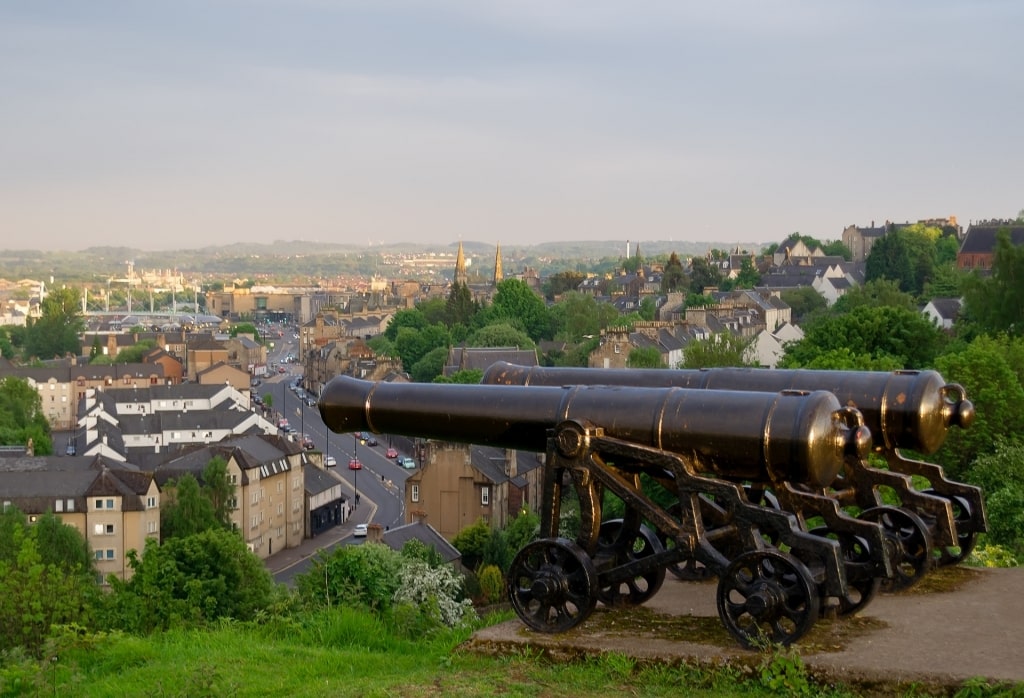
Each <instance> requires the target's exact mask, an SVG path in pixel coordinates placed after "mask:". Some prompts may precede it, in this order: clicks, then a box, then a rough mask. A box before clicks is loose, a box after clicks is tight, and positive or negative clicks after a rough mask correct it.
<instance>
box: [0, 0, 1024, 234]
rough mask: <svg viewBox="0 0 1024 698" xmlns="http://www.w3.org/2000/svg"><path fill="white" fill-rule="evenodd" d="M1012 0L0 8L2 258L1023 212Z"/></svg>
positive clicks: (185, 0) (1022, 100) (54, 4)
mask: <svg viewBox="0 0 1024 698" xmlns="http://www.w3.org/2000/svg"><path fill="white" fill-rule="evenodd" d="M1022 29H1024V2H1020V1H1019V0H901V1H900V2H893V0H856V1H853V0H847V1H846V2H838V1H828V0H714V1H706V2H691V1H688V0H630V1H628V2H627V1H626V0H615V1H609V0H506V1H504V2H497V1H492V0H433V1H429V2H428V1H426V0H424V1H413V0H352V1H346V0H173V1H165V0H121V1H113V0H89V1H88V2H82V1H81V0H34V1H29V0H4V1H3V2H0V249H4V248H7V249H24V248H29V249H44V250H79V249H85V248H87V247H93V246H97V245H128V246H132V247H136V248H140V249H147V250H149V249H151V250H159V249H183V248H184V249H190V248H196V247H203V246H206V245H214V244H228V243H237V242H246V241H251V242H259V243H273V242H275V241H296V240H302V241H322V242H337V243H345V244H357V245H366V246H373V245H378V244H393V243H402V242H427V243H438V244H451V243H452V242H454V241H456V240H465V241H479V242H489V243H495V244H501V245H502V246H503V247H509V246H515V245H529V244H536V243H541V242H548V241H576V240H634V241H638V242H641V243H642V241H643V240H683V241H708V242H713V243H716V244H718V245H720V246H722V247H726V246H729V245H731V244H741V243H758V242H779V241H781V240H783V239H784V238H785V237H786V236H788V235H789V234H791V233H793V232H799V233H801V234H804V235H811V236H813V237H816V238H818V239H819V240H822V241H828V240H836V239H839V238H840V237H841V234H842V230H843V228H845V227H846V226H848V225H860V226H868V225H871V224H872V222H874V223H875V224H876V225H877V224H881V223H882V222H883V221H885V220H892V221H897V222H903V221H916V220H920V219H927V218H945V217H949V216H956V217H957V220H958V222H959V223H960V224H961V225H962V226H964V227H965V228H966V227H967V225H969V223H970V222H971V221H972V220H973V221H977V220H987V219H993V218H1000V219H1002V218H1014V217H1016V216H1017V214H1018V212H1019V211H1020V210H1021V209H1024V186H1022V185H1024V172H1022V169H1024V137H1022V131H1024V89H1022V88H1024V73H1022V72H1021V71H1022V68H1024V41H1022V40H1021V39H1020V36H1021V30H1022Z"/></svg>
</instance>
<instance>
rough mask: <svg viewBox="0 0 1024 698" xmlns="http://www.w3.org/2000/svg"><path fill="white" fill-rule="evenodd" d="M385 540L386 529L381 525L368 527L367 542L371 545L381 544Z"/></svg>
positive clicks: (375, 524) (374, 524) (373, 524)
mask: <svg viewBox="0 0 1024 698" xmlns="http://www.w3.org/2000/svg"><path fill="white" fill-rule="evenodd" d="M383 539H384V527H383V526H381V525H380V524H379V523H372V524H370V525H369V526H367V527H366V540H368V541H370V542H371V543H380V542H381V541H382V540H383Z"/></svg>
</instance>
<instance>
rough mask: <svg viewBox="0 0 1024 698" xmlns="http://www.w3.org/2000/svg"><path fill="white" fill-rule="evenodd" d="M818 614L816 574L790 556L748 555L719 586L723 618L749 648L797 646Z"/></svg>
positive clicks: (761, 552) (731, 567) (735, 563)
mask: <svg viewBox="0 0 1024 698" xmlns="http://www.w3.org/2000/svg"><path fill="white" fill-rule="evenodd" d="M818 609H819V600H818V589H817V586H816V585H815V584H814V581H813V580H812V579H811V573H810V572H808V571H807V567H805V566H804V564H803V563H802V562H800V561H799V560H797V559H796V558H795V557H793V556H792V555H790V554H789V553H783V552H779V551H777V550H754V551H750V552H746V553H743V554H742V555H740V556H739V557H738V558H736V559H735V560H733V561H732V563H731V564H730V565H729V567H727V568H726V570H725V572H724V573H723V574H722V576H721V578H720V579H719V580H718V616H719V618H721V619H722V623H723V624H724V625H725V628H726V630H728V631H729V632H730V633H731V634H732V636H733V637H735V638H736V639H737V640H739V642H740V644H741V645H743V646H744V647H747V648H753V647H755V646H758V645H760V644H762V643H764V642H775V643H779V644H782V645H789V644H791V643H793V642H796V641H797V640H799V639H800V638H801V637H803V636H804V633H806V632H807V631H808V630H810V629H811V626H813V625H814V623H815V622H816V621H817V620H818Z"/></svg>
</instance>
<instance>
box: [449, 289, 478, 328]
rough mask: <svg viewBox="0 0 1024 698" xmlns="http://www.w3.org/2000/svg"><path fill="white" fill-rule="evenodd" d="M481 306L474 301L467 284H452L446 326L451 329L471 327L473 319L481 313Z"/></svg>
mask: <svg viewBox="0 0 1024 698" xmlns="http://www.w3.org/2000/svg"><path fill="white" fill-rule="evenodd" d="M479 310H480V306H479V304H478V303H477V302H476V301H475V300H473V296H472V295H471V294H470V293H469V287H468V286H466V284H460V283H458V282H456V283H454V284H452V289H451V291H450V292H449V293H448V302H447V303H446V305H445V314H444V315H445V320H444V322H445V325H447V326H448V328H449V329H451V328H452V327H454V326H455V325H469V324H470V322H472V321H473V317H474V316H475V315H476V314H477V312H479Z"/></svg>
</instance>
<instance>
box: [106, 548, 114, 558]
mask: <svg viewBox="0 0 1024 698" xmlns="http://www.w3.org/2000/svg"><path fill="white" fill-rule="evenodd" d="M106 552H107V555H106V558H107V559H108V560H113V559H114V549H113V548H107V551H106Z"/></svg>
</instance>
